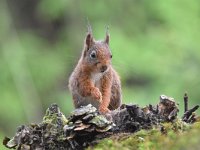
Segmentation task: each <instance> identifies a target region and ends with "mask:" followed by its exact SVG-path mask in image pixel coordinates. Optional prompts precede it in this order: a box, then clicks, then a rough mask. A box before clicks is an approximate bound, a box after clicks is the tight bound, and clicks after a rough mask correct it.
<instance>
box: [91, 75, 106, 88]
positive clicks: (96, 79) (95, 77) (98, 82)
mask: <svg viewBox="0 0 200 150" xmlns="http://www.w3.org/2000/svg"><path fill="white" fill-rule="evenodd" d="M103 75H104V73H92V74H91V80H92V82H93V84H94V85H95V87H97V88H98V89H99V90H101V78H102V77H103Z"/></svg>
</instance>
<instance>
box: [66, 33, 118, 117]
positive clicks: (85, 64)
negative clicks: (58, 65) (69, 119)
mask: <svg viewBox="0 0 200 150" xmlns="http://www.w3.org/2000/svg"><path fill="white" fill-rule="evenodd" d="M92 53H95V54H96V55H95V56H96V58H95V59H93V58H91V54H92ZM103 67H106V68H107V69H106V70H105V68H103ZM102 70H104V72H103V73H102V72H101V71H102ZM69 89H70V91H71V93H72V96H73V101H74V106H75V108H78V107H80V106H82V105H87V104H89V103H91V104H92V105H94V106H95V107H96V108H97V109H99V111H100V112H102V113H106V112H109V111H110V110H114V109H117V108H118V107H119V106H120V105H121V84H120V79H119V76H118V74H117V73H116V72H115V70H114V69H113V68H112V66H111V52H110V49H109V35H108V34H107V35H106V39H105V40H104V41H95V40H94V39H93V37H92V33H88V35H87V37H86V40H85V46H84V49H83V53H82V56H81V58H80V60H79V62H78V64H77V66H76V68H75V69H74V71H73V72H72V74H71V76H70V79H69Z"/></svg>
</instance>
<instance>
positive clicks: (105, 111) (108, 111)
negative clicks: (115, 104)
mask: <svg viewBox="0 0 200 150" xmlns="http://www.w3.org/2000/svg"><path fill="white" fill-rule="evenodd" d="M99 112H100V113H102V114H106V113H110V110H109V109H108V108H104V107H99Z"/></svg>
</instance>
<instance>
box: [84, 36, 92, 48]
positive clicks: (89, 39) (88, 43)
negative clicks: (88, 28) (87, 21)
mask: <svg viewBox="0 0 200 150" xmlns="http://www.w3.org/2000/svg"><path fill="white" fill-rule="evenodd" d="M92 43H93V37H92V33H90V32H89V33H88V34H87V36H86V38H85V44H86V47H87V49H89V48H90V46H91V45H92Z"/></svg>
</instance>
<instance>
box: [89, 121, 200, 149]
mask: <svg viewBox="0 0 200 150" xmlns="http://www.w3.org/2000/svg"><path fill="white" fill-rule="evenodd" d="M163 127H164V131H165V132H164V133H161V132H160V128H154V129H151V130H141V131H139V132H137V133H134V134H118V135H113V136H112V137H110V138H108V139H104V140H102V141H101V142H100V143H99V144H98V145H96V146H95V147H93V148H91V147H90V148H89V149H95V150H107V149H109V150H115V149H120V150H135V149H138V150H152V149H153V150H160V149H162V150H169V149H170V150H179V149H184V150H190V149H193V150H194V149H200V145H199V142H200V136H199V134H200V123H199V122H198V123H195V124H193V125H187V124H185V123H183V122H181V121H180V120H177V121H176V122H174V123H165V124H163Z"/></svg>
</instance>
